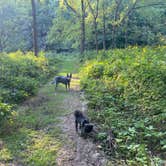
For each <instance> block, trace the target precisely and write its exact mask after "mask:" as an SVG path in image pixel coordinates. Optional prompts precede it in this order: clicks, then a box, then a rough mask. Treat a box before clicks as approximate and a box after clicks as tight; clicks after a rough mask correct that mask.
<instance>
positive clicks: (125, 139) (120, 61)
mask: <svg viewBox="0 0 166 166" xmlns="http://www.w3.org/2000/svg"><path fill="white" fill-rule="evenodd" d="M165 52H166V47H158V48H153V49H152V48H148V47H146V48H137V47H133V48H127V49H116V50H112V51H107V52H105V54H103V52H101V53H99V55H97V59H92V60H90V61H88V62H86V64H85V66H84V67H83V68H82V71H81V75H82V78H81V86H82V88H83V89H84V90H85V92H86V97H87V99H88V101H89V103H88V106H89V108H90V109H92V110H95V111H94V112H92V111H91V112H90V115H91V117H92V118H93V119H94V120H96V121H97V122H98V123H99V124H100V125H101V126H102V127H103V129H104V131H105V130H107V129H110V128H113V129H114V131H115V132H114V133H115V135H116V139H117V141H118V145H119V146H118V151H119V153H120V155H121V157H122V158H126V160H127V161H128V163H129V164H131V165H134V162H135V163H136V165H149V163H150V162H151V158H152V156H151V155H149V151H151V152H153V154H154V153H155V154H156V153H157V154H158V155H160V157H163V156H164V154H165V146H164V145H163V141H164V138H165V136H166V132H165V131H166V128H165V127H164V124H163V123H164V121H165V120H164V119H165V118H166V109H165V108H166V102H165V101H166V91H165V89H166V63H165V58H166V56H165ZM85 57H86V56H85ZM92 57H94V55H92ZM87 59H89V58H87ZM103 142H105V141H103ZM138 152H139V153H138Z"/></svg>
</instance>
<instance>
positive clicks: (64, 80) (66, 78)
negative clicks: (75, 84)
mask: <svg viewBox="0 0 166 166" xmlns="http://www.w3.org/2000/svg"><path fill="white" fill-rule="evenodd" d="M71 78H72V74H71V73H70V74H67V76H56V77H55V78H54V80H53V81H52V84H55V89H56V88H57V87H58V84H59V83H62V84H64V85H65V86H66V90H67V89H69V90H70V81H71Z"/></svg>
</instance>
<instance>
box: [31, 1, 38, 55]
mask: <svg viewBox="0 0 166 166" xmlns="http://www.w3.org/2000/svg"><path fill="white" fill-rule="evenodd" d="M31 5H32V18H33V23H32V28H33V48H34V53H35V56H38V41H37V23H36V4H35V0H31Z"/></svg>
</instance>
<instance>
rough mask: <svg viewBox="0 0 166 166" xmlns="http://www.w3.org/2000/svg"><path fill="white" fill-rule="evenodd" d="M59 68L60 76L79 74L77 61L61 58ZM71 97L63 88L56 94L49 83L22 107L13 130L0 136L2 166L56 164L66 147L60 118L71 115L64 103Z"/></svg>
mask: <svg viewBox="0 0 166 166" xmlns="http://www.w3.org/2000/svg"><path fill="white" fill-rule="evenodd" d="M60 67H61V68H60V72H59V75H63V74H65V73H69V72H71V73H74V75H76V72H77V68H78V60H77V58H75V57H74V58H73V57H72V58H71V57H68V58H67V59H65V60H64V57H61V63H60ZM70 95H71V94H70V93H68V92H66V90H65V87H64V86H63V85H60V86H58V88H57V90H56V93H55V89H54V86H53V85H50V84H49V83H48V84H46V85H44V86H43V87H42V88H41V89H40V90H39V92H38V95H37V96H35V97H33V98H31V99H30V100H29V102H25V103H24V104H22V105H20V106H19V107H18V108H17V113H18V115H17V117H16V118H15V120H14V123H13V126H12V128H11V129H10V131H6V132H5V133H4V134H3V135H2V136H1V137H0V165H1V164H6V165H7V164H9V163H16V164H21V165H29V166H31V165H32V166H46V165H50V166H51V165H56V156H57V152H58V150H59V149H60V148H61V146H62V145H63V144H64V140H63V139H62V131H61V130H60V128H59V126H58V124H59V121H60V119H59V117H62V116H64V115H65V114H66V113H68V112H69V110H68V109H67V108H66V107H64V106H63V101H64V99H66V98H70V97H71V96H70Z"/></svg>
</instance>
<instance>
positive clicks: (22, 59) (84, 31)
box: [0, 0, 166, 166]
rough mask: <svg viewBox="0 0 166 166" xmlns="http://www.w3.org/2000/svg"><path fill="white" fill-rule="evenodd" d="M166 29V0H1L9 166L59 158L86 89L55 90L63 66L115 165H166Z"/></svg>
mask: <svg viewBox="0 0 166 166" xmlns="http://www.w3.org/2000/svg"><path fill="white" fill-rule="evenodd" d="M165 27H166V1H165V0H158V1H156V0H146V1H145V0H1V1H0V165H1V164H7V165H8V164H9V165H10V164H11V163H14V164H15V163H16V165H19V164H21V165H35V166H38V165H39V166H42V165H55V164H56V160H55V158H56V157H57V154H58V153H57V152H58V150H59V148H60V147H61V145H62V144H64V142H65V141H66V140H65V141H64V140H63V139H64V138H66V137H67V136H66V135H65V136H64V138H62V136H61V135H62V132H61V131H60V128H59V126H60V125H61V124H60V125H59V123H60V122H59V121H60V119H63V118H64V115H65V116H67V115H66V114H67V113H68V114H69V112H70V114H71V113H72V112H71V110H70V111H69V112H65V111H66V110H69V109H70V108H69V107H68V106H67V107H66V108H65V106H64V103H65V102H66V101H68V100H70V99H69V98H70V97H71V100H72V96H73V94H72V93H78V92H77V90H75V89H72V90H71V92H70V91H69V92H66V91H65V92H63V89H60V90H59V91H58V90H57V92H56V93H55V94H54V91H53V89H54V87H53V85H51V84H50V83H49V82H50V80H51V79H52V77H53V76H55V75H56V74H57V73H58V72H59V74H61V75H63V76H64V75H66V73H72V72H75V73H73V75H74V77H76V79H80V88H81V93H82V92H84V97H85V99H86V100H87V115H88V116H89V118H90V120H92V122H93V123H94V124H95V129H96V131H95V132H96V133H95V134H94V135H93V136H91V139H92V140H93V142H95V145H98V146H97V147H99V149H100V150H102V151H103V152H104V154H105V155H106V158H107V159H108V164H107V166H111V165H131V166H153V165H156V166H158V165H164V164H165V163H164V162H165V161H166V158H165V156H166V139H165V138H166V90H165V89H166V28H165ZM76 62H79V63H80V64H78V63H76ZM75 68H77V69H75ZM76 71H77V73H76ZM78 71H79V72H78ZM71 84H72V81H71ZM73 84H75V82H73ZM78 87H79V85H78ZM51 88H52V89H51ZM60 88H61V87H60ZM39 91H42V95H43V94H44V95H43V96H42V95H41V94H38V93H39ZM73 91H74V92H73ZM79 92H80V91H79ZM47 95H48V96H47ZM70 95H71V96H70ZM46 96H47V97H46ZM35 97H36V98H37V99H36V98H35ZM31 98H32V99H33V98H35V100H34V101H33V102H32V103H30V104H26V102H29V100H30V101H31ZM73 102H74V101H73ZM68 103H70V102H69V101H68ZM42 104H43V105H42ZM61 109H62V110H63V109H64V110H65V111H64V110H63V111H64V112H63V111H61ZM58 111H59V112H58ZM60 111H61V113H60ZM72 111H74V110H72ZM63 113H66V114H63ZM59 115H61V116H63V118H62V117H58V116H59ZM55 118H57V119H56V120H55ZM71 123H72V122H71ZM52 126H56V128H53V127H52ZM110 133H111V136H110ZM38 136H42V138H41V137H38ZM62 140H63V141H62ZM112 140H114V141H115V142H114V143H115V144H114V146H112V142H111V141H112ZM72 143H73V142H72ZM69 144H70V143H69ZM73 144H74V143H73ZM69 166H70V165H69Z"/></svg>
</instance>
